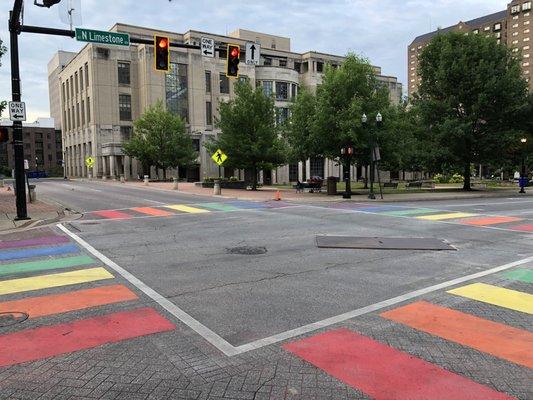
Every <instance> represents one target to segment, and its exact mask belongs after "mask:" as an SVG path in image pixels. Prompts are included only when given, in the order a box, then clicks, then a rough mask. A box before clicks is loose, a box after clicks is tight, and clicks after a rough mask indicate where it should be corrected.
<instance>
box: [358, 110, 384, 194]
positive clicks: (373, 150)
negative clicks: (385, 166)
mask: <svg viewBox="0 0 533 400" xmlns="http://www.w3.org/2000/svg"><path fill="white" fill-rule="evenodd" d="M367 121H368V118H367V116H366V114H363V116H362V118H361V122H362V123H363V127H366V123H367ZM382 124H383V116H382V115H381V113H379V112H378V114H377V115H376V127H377V128H378V129H379V128H381V125H382ZM378 158H379V157H378V155H377V154H376V142H375V137H374V135H373V134H372V132H371V133H370V193H369V194H368V198H369V199H372V200H375V198H376V195H375V193H374V181H375V178H374V175H375V173H376V161H378V160H377V159H378ZM382 197H383V195H382Z"/></svg>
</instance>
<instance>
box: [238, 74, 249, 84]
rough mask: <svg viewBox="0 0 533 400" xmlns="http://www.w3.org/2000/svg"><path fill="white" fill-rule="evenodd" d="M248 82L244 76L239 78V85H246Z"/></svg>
mask: <svg viewBox="0 0 533 400" xmlns="http://www.w3.org/2000/svg"><path fill="white" fill-rule="evenodd" d="M248 82H250V78H248V77H247V76H246V75H241V76H239V83H248Z"/></svg>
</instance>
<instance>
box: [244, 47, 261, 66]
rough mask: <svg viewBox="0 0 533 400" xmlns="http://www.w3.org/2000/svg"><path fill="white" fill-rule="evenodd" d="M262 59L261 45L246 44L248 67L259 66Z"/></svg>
mask: <svg viewBox="0 0 533 400" xmlns="http://www.w3.org/2000/svg"><path fill="white" fill-rule="evenodd" d="M260 57H261V45H260V44H257V43H252V42H248V43H246V65H259V58H260Z"/></svg>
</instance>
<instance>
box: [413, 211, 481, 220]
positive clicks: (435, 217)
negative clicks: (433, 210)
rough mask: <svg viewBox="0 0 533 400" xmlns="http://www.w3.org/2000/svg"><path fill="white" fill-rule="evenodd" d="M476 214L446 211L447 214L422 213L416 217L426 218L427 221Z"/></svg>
mask: <svg viewBox="0 0 533 400" xmlns="http://www.w3.org/2000/svg"><path fill="white" fill-rule="evenodd" d="M475 215H476V214H470V213H460V212H457V213H446V214H435V215H422V216H420V217H416V218H418V219H425V220H427V221H443V220H445V219H455V218H467V217H473V216H475Z"/></svg>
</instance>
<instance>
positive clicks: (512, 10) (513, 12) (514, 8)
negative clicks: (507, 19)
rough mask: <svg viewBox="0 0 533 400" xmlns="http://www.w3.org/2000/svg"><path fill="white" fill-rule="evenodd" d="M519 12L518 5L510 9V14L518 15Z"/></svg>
mask: <svg viewBox="0 0 533 400" xmlns="http://www.w3.org/2000/svg"><path fill="white" fill-rule="evenodd" d="M519 12H520V5H517V6H512V7H511V14H518V13H519Z"/></svg>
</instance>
